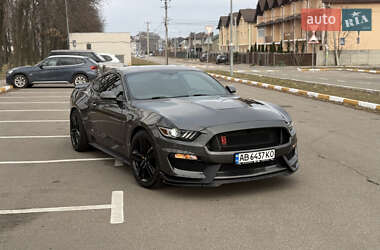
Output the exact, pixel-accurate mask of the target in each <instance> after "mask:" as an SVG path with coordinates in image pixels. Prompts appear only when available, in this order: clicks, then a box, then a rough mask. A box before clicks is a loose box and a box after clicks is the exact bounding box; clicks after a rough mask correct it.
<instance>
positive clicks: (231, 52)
mask: <svg viewBox="0 0 380 250" xmlns="http://www.w3.org/2000/svg"><path fill="white" fill-rule="evenodd" d="M232 22H233V14H232V0H230V75H231V76H233V75H234V48H233V46H232V39H233V34H232Z"/></svg>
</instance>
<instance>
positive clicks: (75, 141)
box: [70, 110, 90, 152]
mask: <svg viewBox="0 0 380 250" xmlns="http://www.w3.org/2000/svg"><path fill="white" fill-rule="evenodd" d="M70 138H71V145H72V146H73V148H74V150H75V151H78V152H85V151H87V150H88V149H89V147H90V145H89V144H88V139H87V133H86V130H85V128H84V126H83V122H82V119H81V117H80V115H79V112H78V111H76V110H74V111H73V112H71V115H70Z"/></svg>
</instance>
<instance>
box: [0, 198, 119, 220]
mask: <svg viewBox="0 0 380 250" xmlns="http://www.w3.org/2000/svg"><path fill="white" fill-rule="evenodd" d="M104 209H111V216H110V223H111V224H121V223H124V192H123V191H112V198H111V204H103V205H90V206H70V207H47V208H26V209H6V210H5V209H4V210H0V215H9V214H30V213H51V212H72V211H88V210H104Z"/></svg>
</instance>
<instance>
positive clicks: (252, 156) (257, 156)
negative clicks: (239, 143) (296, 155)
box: [235, 149, 276, 165]
mask: <svg viewBox="0 0 380 250" xmlns="http://www.w3.org/2000/svg"><path fill="white" fill-rule="evenodd" d="M275 156H276V151H275V150H274V149H270V150H264V151H256V152H247V153H238V154H235V164H237V165H241V164H247V163H257V162H262V161H271V160H274V158H275Z"/></svg>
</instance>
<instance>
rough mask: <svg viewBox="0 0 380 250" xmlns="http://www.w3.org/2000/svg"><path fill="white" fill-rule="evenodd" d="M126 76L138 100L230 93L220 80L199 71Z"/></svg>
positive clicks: (156, 72)
mask: <svg viewBox="0 0 380 250" xmlns="http://www.w3.org/2000/svg"><path fill="white" fill-rule="evenodd" d="M126 77H127V84H128V89H129V91H130V93H131V95H132V97H133V98H135V99H138V100H142V99H160V98H175V97H188V96H216V95H219V96H220V95H227V94H228V92H227V90H226V89H225V88H224V87H223V86H222V85H221V84H220V83H219V82H217V81H216V80H214V79H213V78H212V77H210V76H209V75H207V74H206V73H203V72H198V71H154V72H141V73H134V74H131V75H127V76H126Z"/></svg>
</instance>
